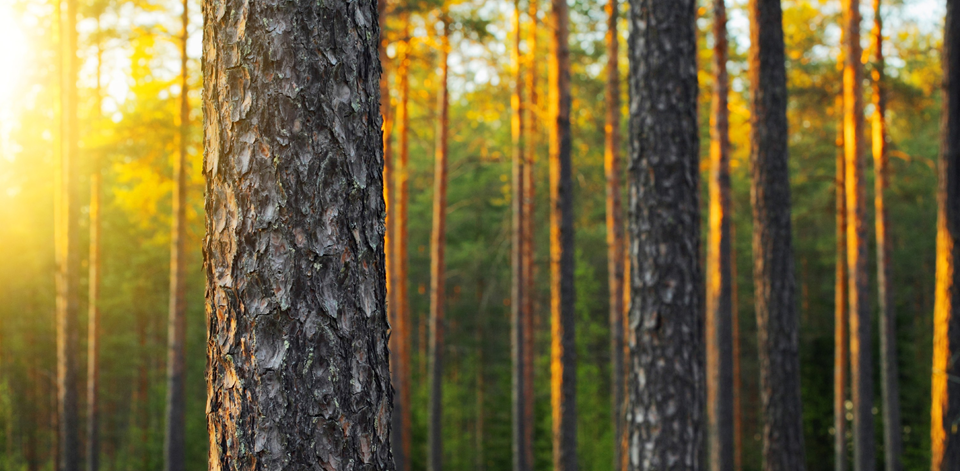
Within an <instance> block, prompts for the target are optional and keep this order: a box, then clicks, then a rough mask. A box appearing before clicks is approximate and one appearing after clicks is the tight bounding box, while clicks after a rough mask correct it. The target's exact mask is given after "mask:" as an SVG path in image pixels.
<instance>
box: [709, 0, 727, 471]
mask: <svg viewBox="0 0 960 471" xmlns="http://www.w3.org/2000/svg"><path fill="white" fill-rule="evenodd" d="M724 3H725V2H724V0H713V74H714V75H713V76H714V81H713V100H712V108H711V116H710V121H711V123H710V134H711V136H710V235H709V247H708V254H707V315H706V330H707V332H706V334H707V342H706V343H707V443H708V446H709V455H710V469H711V470H713V471H733V465H734V463H733V451H734V448H733V438H734V436H733V332H732V325H731V324H732V310H731V307H732V306H731V298H730V295H731V284H730V275H731V271H730V217H731V211H730V125H729V114H730V112H729V110H728V109H727V95H728V93H729V81H728V76H727V47H728V46H727V9H726V5H725V4H724Z"/></svg>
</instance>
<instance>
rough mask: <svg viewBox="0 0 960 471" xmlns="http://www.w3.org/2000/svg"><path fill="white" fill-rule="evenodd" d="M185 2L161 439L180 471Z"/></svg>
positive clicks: (168, 460)
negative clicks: (163, 418)
mask: <svg viewBox="0 0 960 471" xmlns="http://www.w3.org/2000/svg"><path fill="white" fill-rule="evenodd" d="M188 12H189V9H188V3H187V0H183V14H182V17H181V22H182V28H183V36H182V38H181V43H180V152H179V154H178V155H177V157H176V158H175V159H174V161H173V162H174V164H173V204H172V208H173V217H172V220H173V227H172V231H171V235H170V310H169V317H168V322H169V324H168V325H167V332H168V334H167V335H168V338H167V404H166V422H165V424H166V430H165V434H164V440H163V455H164V456H163V458H164V460H163V467H164V471H184V466H185V458H186V457H185V454H184V453H185V445H186V436H185V432H186V430H185V428H186V421H185V410H184V408H185V407H186V392H185V379H184V373H185V370H186V358H185V357H186V352H185V348H186V346H185V345H184V339H185V331H186V327H187V321H186V299H185V298H186V293H185V286H186V280H185V279H184V277H185V276H186V274H185V273H184V267H185V265H186V260H185V254H186V240H185V238H186V225H187V180H186V176H187V169H186V166H187V134H188V133H189V131H190V101H189V96H188V90H189V88H188V84H187V78H188V77H187V39H188V38H189V36H188V34H189V33H188V31H187V27H188V25H189V21H190V20H189V16H188Z"/></svg>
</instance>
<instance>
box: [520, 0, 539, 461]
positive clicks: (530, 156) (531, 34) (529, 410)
mask: <svg viewBox="0 0 960 471" xmlns="http://www.w3.org/2000/svg"><path fill="white" fill-rule="evenodd" d="M529 3H530V9H529V15H530V26H529V28H528V31H527V46H528V48H529V52H528V56H527V70H526V72H527V87H528V88H527V100H526V106H525V107H524V108H525V109H526V112H527V113H526V116H527V119H526V121H524V135H523V138H524V144H525V145H526V149H525V152H526V159H525V161H524V162H523V192H524V198H523V215H524V217H523V221H521V224H522V226H523V248H522V253H521V257H522V259H523V260H522V265H523V282H524V288H523V293H524V296H523V314H522V319H523V353H524V357H523V372H524V377H523V387H524V388H523V410H524V413H525V414H526V416H525V417H524V423H526V424H528V425H527V427H525V428H524V431H525V432H526V435H525V437H524V442H525V443H527V445H528V446H527V447H526V451H527V457H526V461H527V463H528V464H529V466H530V469H533V466H534V462H533V431H534V429H535V428H536V424H535V422H534V416H533V409H534V389H533V379H534V372H533V360H534V347H535V345H534V340H535V338H536V337H535V335H534V329H535V327H534V320H533V319H534V295H533V293H534V266H533V264H534V261H533V231H534V213H533V208H534V199H535V197H536V192H535V191H534V187H535V182H534V180H535V178H534V177H535V175H536V174H535V173H534V171H533V170H534V163H535V162H536V161H537V142H538V139H537V131H538V128H537V123H538V122H539V121H540V119H539V118H540V116H541V115H540V114H539V113H538V110H537V58H538V57H539V56H538V55H537V29H538V28H537V14H538V13H537V11H538V9H539V8H538V7H539V5H538V3H539V0H530V2H529Z"/></svg>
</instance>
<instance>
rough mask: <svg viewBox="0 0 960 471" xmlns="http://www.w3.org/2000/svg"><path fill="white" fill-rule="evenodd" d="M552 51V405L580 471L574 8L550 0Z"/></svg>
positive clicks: (560, 459) (563, 448)
mask: <svg viewBox="0 0 960 471" xmlns="http://www.w3.org/2000/svg"><path fill="white" fill-rule="evenodd" d="M550 13H551V16H552V21H553V28H552V33H553V34H552V41H551V51H550V52H551V54H550V120H549V126H550V404H551V409H552V414H553V466H554V470H555V471H577V370H576V365H577V351H576V334H575V332H574V321H575V315H576V313H575V312H574V308H575V306H576V304H575V302H576V292H575V291H574V282H573V277H574V254H573V239H574V234H573V178H572V171H573V169H572V166H573V165H572V160H571V156H570V152H571V143H570V100H571V98H570V45H569V29H570V12H569V7H568V6H567V2H566V0H551V11H550Z"/></svg>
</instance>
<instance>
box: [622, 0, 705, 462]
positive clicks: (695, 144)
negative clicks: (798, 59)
mask: <svg viewBox="0 0 960 471" xmlns="http://www.w3.org/2000/svg"><path fill="white" fill-rule="evenodd" d="M696 3H697V2H696V1H694V0H631V1H630V16H629V21H630V40H629V56H630V75H629V83H630V173H629V178H630V228H629V231H630V232H629V233H630V249H629V250H630V254H629V257H630V264H631V267H632V269H631V273H630V287H631V290H632V293H631V300H632V302H631V304H630V330H629V332H628V339H629V343H630V357H629V369H630V377H629V381H628V383H627V391H628V395H629V396H628V399H627V401H628V403H627V407H626V409H627V410H626V424H627V428H628V430H627V433H629V436H630V442H629V450H628V451H629V455H630V466H629V469H630V470H631V471H636V470H649V471H653V470H657V471H670V470H702V469H705V464H704V462H703V458H704V456H703V453H702V450H703V446H702V445H703V438H704V437H703V427H704V425H705V424H704V417H703V415H704V360H703V354H704V350H703V335H704V331H703V317H702V309H703V282H702V276H701V272H700V270H701V268H700V267H701V264H700V208H699V206H700V198H699V194H698V186H699V160H700V159H699V147H700V139H699V136H698V130H697V61H696V51H697V40H696V24H695V18H696Z"/></svg>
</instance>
